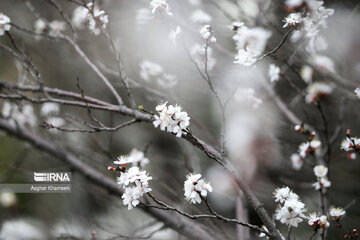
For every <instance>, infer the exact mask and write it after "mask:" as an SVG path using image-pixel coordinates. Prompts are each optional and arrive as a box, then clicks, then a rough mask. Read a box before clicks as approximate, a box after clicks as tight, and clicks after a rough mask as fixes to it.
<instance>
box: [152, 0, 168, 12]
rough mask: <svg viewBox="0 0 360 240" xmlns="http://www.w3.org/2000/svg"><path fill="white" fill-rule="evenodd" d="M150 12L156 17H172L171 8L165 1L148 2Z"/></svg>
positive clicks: (153, 0) (154, 0)
mask: <svg viewBox="0 0 360 240" xmlns="http://www.w3.org/2000/svg"><path fill="white" fill-rule="evenodd" d="M150 7H151V8H152V10H151V12H152V13H153V14H154V15H156V16H166V15H167V16H172V15H173V13H172V12H171V8H170V6H169V4H168V3H167V2H166V0H152V1H151V2H150Z"/></svg>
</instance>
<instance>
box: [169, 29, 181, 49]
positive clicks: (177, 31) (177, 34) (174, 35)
mask: <svg viewBox="0 0 360 240" xmlns="http://www.w3.org/2000/svg"><path fill="white" fill-rule="evenodd" d="M181 34H182V29H181V27H180V26H177V27H176V29H175V30H173V29H171V31H170V34H169V38H170V40H171V41H172V42H173V44H174V45H176V40H177V39H178V38H179V37H180V36H181Z"/></svg>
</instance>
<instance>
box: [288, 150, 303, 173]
mask: <svg viewBox="0 0 360 240" xmlns="http://www.w3.org/2000/svg"><path fill="white" fill-rule="evenodd" d="M290 160H291V164H292V168H293V169H295V170H296V171H298V170H300V169H301V167H302V166H303V164H304V160H303V159H302V158H301V156H300V155H299V154H297V153H293V154H292V155H291V157H290Z"/></svg>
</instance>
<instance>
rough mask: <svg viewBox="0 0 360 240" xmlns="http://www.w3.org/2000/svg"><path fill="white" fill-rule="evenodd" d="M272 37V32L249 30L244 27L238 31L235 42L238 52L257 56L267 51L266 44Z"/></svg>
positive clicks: (258, 29)
mask: <svg viewBox="0 0 360 240" xmlns="http://www.w3.org/2000/svg"><path fill="white" fill-rule="evenodd" d="M271 35H272V34H271V32H270V31H268V30H265V29H263V28H259V27H256V28H248V27H245V26H242V27H240V28H238V29H237V31H236V34H235V35H234V36H233V40H234V41H235V42H236V48H237V49H238V50H244V51H246V52H249V53H251V54H252V55H254V56H257V55H259V54H261V53H262V52H263V51H264V50H265V47H266V43H267V41H268V39H269V38H270V37H271Z"/></svg>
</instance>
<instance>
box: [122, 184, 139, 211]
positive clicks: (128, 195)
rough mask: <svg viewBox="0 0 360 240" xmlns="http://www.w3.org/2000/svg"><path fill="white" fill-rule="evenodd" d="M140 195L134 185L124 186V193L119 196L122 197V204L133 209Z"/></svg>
mask: <svg viewBox="0 0 360 240" xmlns="http://www.w3.org/2000/svg"><path fill="white" fill-rule="evenodd" d="M140 197H141V192H140V190H139V189H138V188H136V187H132V188H126V189H125V191H124V194H123V195H122V196H121V198H123V204H124V205H125V206H126V205H127V206H128V210H131V209H133V208H134V207H136V206H137V205H138V204H139V203H140V201H139V198H140Z"/></svg>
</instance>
